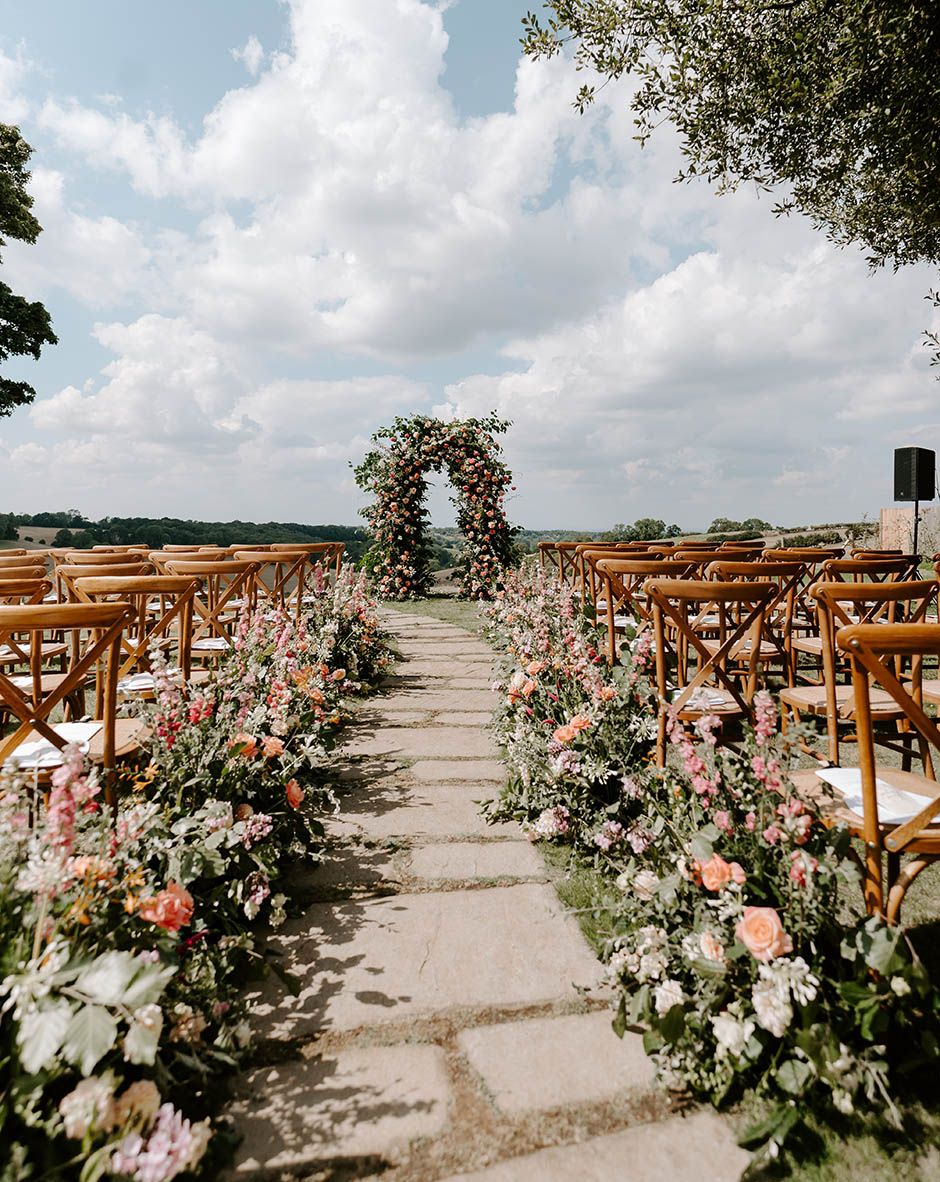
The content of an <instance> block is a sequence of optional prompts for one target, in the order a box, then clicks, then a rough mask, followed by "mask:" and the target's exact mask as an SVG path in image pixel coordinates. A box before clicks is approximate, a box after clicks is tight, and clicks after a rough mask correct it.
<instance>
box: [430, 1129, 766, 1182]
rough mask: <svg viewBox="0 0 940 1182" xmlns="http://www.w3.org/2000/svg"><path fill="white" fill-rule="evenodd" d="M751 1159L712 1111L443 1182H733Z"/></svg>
mask: <svg viewBox="0 0 940 1182" xmlns="http://www.w3.org/2000/svg"><path fill="white" fill-rule="evenodd" d="M749 1160H750V1155H749V1154H748V1153H746V1152H745V1151H744V1150H743V1149H740V1148H739V1147H738V1146H737V1145H736V1144H735V1141H734V1137H733V1136H732V1133H731V1129H730V1127H729V1126H728V1124H726V1123H725V1121H723V1120H722V1119H721V1117H719V1116H717V1115H716V1114H715V1113H713V1112H696V1113H693V1114H692V1115H691V1116H687V1117H683V1116H676V1117H672V1118H670V1119H669V1120H665V1121H661V1122H659V1123H657V1124H648V1125H636V1126H634V1127H633V1128H630V1129H626V1130H624V1131H623V1132H622V1133H611V1134H610V1135H609V1136H606V1137H597V1138H595V1139H594V1140H593V1141H583V1142H581V1143H579V1144H577V1145H564V1146H560V1147H557V1148H554V1149H542V1150H540V1151H539V1152H538V1153H532V1154H528V1155H527V1156H525V1157H516V1158H512V1159H511V1160H510V1161H503V1162H500V1163H499V1165H495V1166H491V1167H490V1168H489V1169H485V1170H478V1171H475V1172H474V1173H472V1174H459V1175H455V1176H453V1177H451V1178H448V1179H446V1180H445V1182H575V1180H577V1182H737V1180H738V1179H739V1178H740V1177H741V1174H742V1173H743V1172H744V1169H745V1167H746V1166H747V1164H748V1162H749Z"/></svg>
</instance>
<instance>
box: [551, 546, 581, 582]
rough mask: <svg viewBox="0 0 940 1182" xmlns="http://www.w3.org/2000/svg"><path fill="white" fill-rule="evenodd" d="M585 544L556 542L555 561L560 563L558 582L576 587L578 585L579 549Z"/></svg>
mask: <svg viewBox="0 0 940 1182" xmlns="http://www.w3.org/2000/svg"><path fill="white" fill-rule="evenodd" d="M583 544H584V543H583V542H556V543H555V559H556V561H557V563H558V581H559V582H560V583H561V584H563V585H564V584H566V583H567V584H569V585H570V586H572V587H576V586H577V583H578V547H579V546H582V545H583Z"/></svg>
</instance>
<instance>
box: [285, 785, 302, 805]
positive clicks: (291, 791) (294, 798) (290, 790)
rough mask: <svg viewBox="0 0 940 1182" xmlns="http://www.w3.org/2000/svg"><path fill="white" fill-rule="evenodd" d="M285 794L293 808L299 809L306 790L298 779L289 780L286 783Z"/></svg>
mask: <svg viewBox="0 0 940 1182" xmlns="http://www.w3.org/2000/svg"><path fill="white" fill-rule="evenodd" d="M284 795H285V796H286V797H287V803H288V804H289V805H290V807H291V808H292V809H299V808H300V806H301V805H302V804H303V800H304V790H303V788H301V786H300V784H298V782H297V781H296V780H288V781H287V783H286V784H285V785H284Z"/></svg>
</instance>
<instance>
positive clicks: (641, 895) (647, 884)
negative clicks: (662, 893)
mask: <svg viewBox="0 0 940 1182" xmlns="http://www.w3.org/2000/svg"><path fill="white" fill-rule="evenodd" d="M658 886H659V875H658V874H654V873H653V871H652V870H641V871H640V872H639V874H638V875H637V876H636V878H634V880H633V893H634V894H635V895H636V897H637V898H638V899H643V900H644V902H645V901H646V900H647V899H652V897H653V895H654V894H655V893H656V888H657V887H658Z"/></svg>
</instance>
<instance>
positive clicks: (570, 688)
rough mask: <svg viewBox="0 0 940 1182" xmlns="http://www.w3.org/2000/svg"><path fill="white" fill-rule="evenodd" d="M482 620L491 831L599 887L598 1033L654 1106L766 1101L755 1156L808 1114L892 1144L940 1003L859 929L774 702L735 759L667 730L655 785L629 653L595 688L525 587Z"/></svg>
mask: <svg viewBox="0 0 940 1182" xmlns="http://www.w3.org/2000/svg"><path fill="white" fill-rule="evenodd" d="M486 610H487V614H488V620H489V630H490V636H491V639H492V640H493V642H494V643H495V644H496V645H497V647H499V648H500V649H501V650H502V651H503V652H504V653H506V654H507V663H508V675H507V678H506V679H505V680H502V681H501V682H499V683H498V685H497V686H496V687H494V688H496V689H497V690H498V692H499V694H500V704H499V706H498V707H497V710H496V723H495V725H496V731H497V735H498V737H499V739H500V741H501V743H502V744H503V746H504V749H505V752H506V760H507V763H508V765H509V784H508V787H507V788H506V790H505V791H504V793H503V795H502V797H501V798H500V800H499V802H498V803H497V806H496V810H495V811H496V814H497V815H511V816H515V817H517V818H518V819H520V820H522V821H523V823H526V824H528V826H529V831H530V836H532V838H533V839H535V840H551V841H554V842H556V843H561V842H567V843H571V844H572V845H574V846H575V847H576V848H577V849H578V853H579V854H580V855H581V857H582V858H583V856H584V855H585V854H586V853H588V854H590V856H591V859H592V860H593V863H594V865H595V867H596V868H597V869H598V870H599V872H600V874H601V876H602V877H601V878H600V880H599V884H603V885H602V886H601V885H599V893H598V905H599V906H600V907H602V908H603V910H604V911H605V913H607V914H608V916H609V917H610V919H609V922H610V933H609V939H608V940H607V943H606V947H605V949H604V956H605V959H606V962H607V971H608V974H609V977H610V980H611V982H612V983H613V985H614V986H615V989H616V993H617V1016H616V1019H615V1023H614V1025H615V1029H616V1030H617V1031H618V1032H619V1033H621V1034H622V1033H623V1032H624V1031H625V1030H627V1029H632V1030H638V1031H642V1032H643V1035H644V1043H645V1046H646V1049H647V1051H648V1052H649V1054H650V1055H651V1056H652V1057H653V1059H654V1061H655V1062H656V1065H657V1068H658V1071H659V1074H660V1078H661V1080H662V1081H663V1082H664V1084H665V1085H666V1086H668V1087H671V1088H676V1089H679V1090H682V1091H684V1092H687V1093H689V1094H691V1095H694V1096H696V1097H698V1098H701V1099H707V1100H710V1101H711V1102H713V1103H715V1104H717V1105H720V1104H724V1103H728V1102H731V1101H733V1100H735V1099H739V1098H740V1097H741V1096H742V1095H744V1094H745V1093H747V1092H756V1093H757V1094H758V1095H759V1096H761V1097H763V1098H764V1099H765V1100H766V1101H767V1102H768V1109H769V1111H768V1115H767V1116H766V1119H764V1120H762V1121H760V1122H759V1123H758V1124H756V1125H754V1126H753V1127H752V1128H750V1129H749V1130H747V1131H746V1133H745V1134H744V1136H743V1137H742V1142H743V1143H745V1144H747V1145H748V1146H750V1147H752V1148H756V1149H759V1150H760V1151H761V1153H762V1154H764V1155H774V1154H776V1153H777V1152H778V1151H779V1148H780V1146H781V1145H782V1144H783V1142H784V1141H785V1139H786V1137H787V1136H788V1135H789V1134H790V1133H792V1131H793V1130H794V1129H795V1128H796V1127H798V1126H799V1124H800V1123H801V1121H802V1120H803V1118H805V1117H806V1116H807V1115H809V1114H810V1113H812V1114H814V1115H816V1116H822V1117H823V1118H824V1119H825V1115H826V1113H827V1112H829V1113H846V1114H847V1113H852V1112H856V1111H857V1112H863V1113H872V1114H874V1113H877V1114H879V1115H883V1116H886V1117H887V1118H888V1119H889V1120H892V1121H894V1122H895V1123H900V1121H901V1115H900V1113H899V1111H898V1109H897V1107H896V1106H895V1104H894V1103H893V1101H892V1095H893V1094H894V1092H895V1091H896V1085H897V1082H898V1081H899V1080H900V1079H902V1078H904V1077H905V1076H906V1075H907V1073H908V1072H910V1071H911V1070H913V1069H915V1068H916V1067H917V1066H918V1065H921V1064H925V1063H930V1062H932V1061H933V1062H935V1061H936V1058H937V1055H938V1052H940V1041H938V1040H940V992H938V990H937V988H936V986H935V985H934V983H933V982H932V981H931V980H930V978H929V976H928V974H927V972H926V971H925V969H924V966H923V965H922V963H921V962H920V960H919V959H918V957H917V956H916V954H915V952H914V950H913V949H912V947H911V945H910V943H909V941H908V939H907V937H906V935H905V933H904V931H903V929H901V928H888V927H887V926H886V925H885V924H884V923H882V922H881V921H879V920H877V919H863V918H859V916H858V913H857V912H856V911H855V910H854V907H855V905H856V904H857V902H858V901H859V900H860V898H861V893H860V890H859V886H858V873H859V872H858V866H857V862H856V861H855V858H854V856H853V853H852V847H851V842H850V839H849V836H848V833H847V831H846V830H845V829H844V827H841V826H835V827H827V826H826V825H824V824H823V823H822V820H821V817H820V808H821V807H822V804H823V802H824V799H825V798H824V796H823V792H822V783H821V782H820V787H819V792H818V793H814V795H812V796H807V795H806V794H804V793H801V792H800V791H798V790H797V789H796V788H795V787H794V784H793V782H792V780H791V779H790V770H791V767H792V765H793V763H794V761H795V758H796V744H797V743H798V740H799V737H800V735H799V732H798V731H796V730H792V729H791V731H790V732H789V733H788V735H786V736H783V735H781V734H779V733H778V731H777V718H776V710H775V707H774V704H773V700H772V699H771V698H770V696H769V695H767V694H761V695H758V697H757V699H756V708H757V709H756V716H755V718H756V720H755V725H754V727H753V728H746V729H745V733H744V739H743V742H742V744H741V746H740V747H739V749H737V750H733V749H731V748H727V747H719V746H718V745H717V743H716V729H717V727H718V720H717V719H716V718H711V717H704V718H702V719H701V720H700V721H699V723H698V724H697V728H696V732H697V733H693V734H690V733H688V732H687V731H686V730H685V728H683V727H682V726H681V725H680V724H679V722H678V721H677V720H673V721H672V724H671V727H670V737H671V740H672V745H671V754H670V759H669V761H668V764H667V768H666V770H665V771H663V772H660V771H658V770H657V769H656V768H655V767H653V766H652V764H651V763H650V760H649V758H648V753H649V742H650V736H651V724H652V722H653V720H654V718H655V711H654V701H653V699H652V697H651V690H650V687H649V684H648V681H647V680H646V670H647V666H648V664H649V652H648V649H647V647H646V645H645V644H644V643H643V640H642V637H641V638H640V643H638V644H637V643H634V644H633V646H632V647H633V653H632V659H627V662H626V664H624V665H622V666H621V667H619V668H617V669H615V670H613V671H610V670H608V669H607V667H606V666H604V665H602V664H601V663H600V662H599V661H598V659H597V656H596V653H597V649H598V645H599V637H598V635H597V634H596V631H595V628H594V626H593V625H592V624H590V623H589V622H588V621H586V620H585V619H584V617H583V615H582V614H581V613H580V612H579V610H578V604H577V601H576V600H575V599H574V597H573V596H572V594H571V593H570V591H568V590H567V589H565V588H563V587H559V586H557V585H556V584H553V583H548V582H546V581H545V580H544V579H543V578H542V576H541V575H540V574H539V573H538V572H537V571H530V572H528V573H525V574H520V575H518V576H517V577H516V578H515V579H514V580H512V581H511V582H510V584H509V585H507V587H506V590H505V593H504V595H503V596H502V597H501V598H500V599H498V600H497V601H496V602H495V603H494V604H492V605H490V606H489V607H488V608H487V609H486ZM624 656H625V657H627V656H628V655H627V654H626V653H624ZM611 691H615V692H616V696H615V695H614V693H612V692H611ZM608 703H610V704H612V705H611V706H610V708H611V714H610V715H609V716H608V715H607V714H606V713H605V710H606V709H607V708H608ZM618 728H619V729H618ZM618 784H619V790H618V788H617V785H618ZM611 900H613V902H612V901H611Z"/></svg>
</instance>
